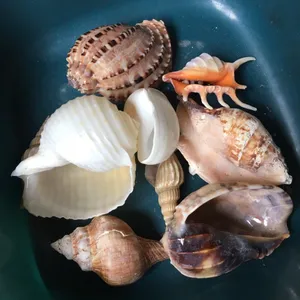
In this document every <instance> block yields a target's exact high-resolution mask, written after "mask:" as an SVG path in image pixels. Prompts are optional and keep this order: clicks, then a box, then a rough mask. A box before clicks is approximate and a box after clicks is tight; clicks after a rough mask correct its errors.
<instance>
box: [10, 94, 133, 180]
mask: <svg viewBox="0 0 300 300" xmlns="http://www.w3.org/2000/svg"><path fill="white" fill-rule="evenodd" d="M137 134H138V124H137V123H136V122H135V121H134V120H133V119H132V118H131V117H130V116H128V115H127V114H126V113H124V112H122V111H119V110H118V108H117V107H116V106H115V105H114V104H112V103H110V102H109V101H108V100H107V99H106V98H103V97H96V96H83V97H78V98H76V99H74V100H71V101H69V102H67V103H66V104H64V105H62V106H61V107H60V108H59V109H57V110H56V111H55V112H54V113H53V114H52V115H51V116H50V118H49V119H48V120H47V122H46V123H45V124H44V128H43V132H42V133H41V141H40V146H39V149H38V152H37V153H36V154H35V155H33V156H31V157H29V158H28V159H26V160H24V161H22V162H21V163H20V164H19V165H18V166H17V168H16V169H15V171H14V172H13V175H14V176H21V175H30V174H33V173H36V172H40V171H44V170H48V169H50V168H53V167H58V166H63V165H66V164H69V163H71V164H74V165H76V166H78V167H81V168H84V169H86V170H90V171H94V172H103V171H109V170H112V169H114V168H117V167H124V166H131V164H132V163H131V157H133V155H134V154H135V152H136V150H137V142H136V140H137Z"/></svg>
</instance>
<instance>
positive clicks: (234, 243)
mask: <svg viewBox="0 0 300 300" xmlns="http://www.w3.org/2000/svg"><path fill="white" fill-rule="evenodd" d="M292 208H293V204H292V200H291V198H290V197H289V195H288V194H286V193H285V192H284V191H283V190H282V189H280V188H279V187H276V186H262V185H247V184H242V183H235V184H209V185H207V186H204V187H203V188H201V189H199V190H197V191H196V192H194V193H192V194H190V195H189V196H188V197H186V198H185V199H184V200H183V201H182V202H181V203H180V204H179V205H178V206H177V207H176V212H175V214H174V219H173V221H172V222H171V224H170V226H169V227H168V228H167V231H166V233H165V235H164V237H163V239H162V242H163V245H164V247H165V249H166V251H167V252H168V254H169V256H170V260H171V263H172V264H173V265H174V266H175V268H177V269H178V270H179V271H180V272H181V273H182V274H183V275H185V276H188V277H193V278H208V277H215V276H219V275H222V274H225V273H228V272H230V271H231V270H233V269H235V268H236V267H238V266H239V265H241V264H242V263H244V262H246V261H248V260H251V259H262V258H264V257H265V256H268V255H270V254H271V253H272V252H273V251H274V250H275V249H276V248H277V247H278V246H279V245H280V244H281V242H282V241H283V240H284V239H286V238H288V237H289V231H288V228H287V224H286V221H287V218H288V217H289V215H290V214H291V211H292Z"/></svg>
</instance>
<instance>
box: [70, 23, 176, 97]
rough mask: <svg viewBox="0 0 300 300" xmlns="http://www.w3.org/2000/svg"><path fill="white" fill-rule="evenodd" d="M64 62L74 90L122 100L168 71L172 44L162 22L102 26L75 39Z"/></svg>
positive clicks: (154, 81) (154, 82)
mask: <svg viewBox="0 0 300 300" xmlns="http://www.w3.org/2000/svg"><path fill="white" fill-rule="evenodd" d="M67 61H68V74H67V76H68V79H69V82H70V83H71V85H72V86H73V87H74V88H77V89H79V90H80V91H81V92H82V93H88V94H91V93H100V94H102V95H104V96H106V97H109V98H114V99H118V100H122V99H126V98H127V97H128V96H129V95H130V94H131V93H132V92H133V91H135V90H136V89H138V88H142V87H145V88H147V87H149V86H153V85H155V84H156V83H157V81H158V80H159V79H160V78H161V76H162V75H163V73H165V72H166V71H167V70H168V69H169V67H170V64H171V44H170V39H169V36H168V33H167V30H166V27H165V25H164V23H163V22H162V21H157V20H151V21H146V20H145V21H143V22H142V23H139V24H136V25H135V26H129V25H123V24H115V25H111V26H102V27H99V28H96V29H93V30H91V31H89V32H87V33H85V34H83V35H82V36H81V37H80V38H79V39H77V41H76V42H75V45H74V46H73V47H72V48H71V50H70V52H69V54H68V57H67Z"/></svg>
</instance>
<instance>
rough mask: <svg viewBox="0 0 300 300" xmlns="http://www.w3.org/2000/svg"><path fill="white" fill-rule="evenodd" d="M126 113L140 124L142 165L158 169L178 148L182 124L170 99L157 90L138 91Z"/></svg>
mask: <svg viewBox="0 0 300 300" xmlns="http://www.w3.org/2000/svg"><path fill="white" fill-rule="evenodd" d="M124 111H125V112H126V113H127V114H128V115H129V116H131V117H132V118H133V119H134V120H136V121H137V122H138V123H139V124H140V130H139V136H138V159H139V161H140V162H141V163H143V164H146V165H154V164H159V163H161V162H163V161H165V160H166V159H167V158H169V157H170V155H171V154H172V153H173V152H174V151H175V150H176V148H177V145H178V141H179V124H178V119H177V116H176V113H175V111H174V109H173V107H172V105H171V104H170V102H169V100H168V98H167V97H166V96H165V95H164V94H163V93H162V92H160V91H158V90H156V89H152V88H148V89H138V90H136V91H135V92H134V93H132V94H131V95H130V96H129V98H128V99H127V101H126V103H125V107H124Z"/></svg>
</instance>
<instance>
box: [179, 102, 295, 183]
mask: <svg viewBox="0 0 300 300" xmlns="http://www.w3.org/2000/svg"><path fill="white" fill-rule="evenodd" d="M177 116H178V120H179V125H180V130H181V136H180V140H179V145H178V149H179V151H180V152H181V153H182V154H183V156H184V157H185V159H186V160H187V161H188V162H189V165H190V172H191V174H193V175H194V174H198V175H199V176H200V177H201V178H202V179H204V180H205V181H206V182H208V183H216V182H225V183H228V182H237V181H243V182H248V183H261V184H274V185H279V184H290V183H291V182H292V177H291V176H290V175H289V174H288V170H287V166H286V164H285V162H284V158H283V157H282V155H281V152H280V149H279V148H278V147H277V146H276V145H275V143H274V141H273V140H272V137H271V135H270V134H269V133H268V131H267V130H266V129H265V128H264V126H263V125H262V124H261V122H260V121H259V120H258V119H257V118H255V117H254V116H252V115H250V114H248V113H246V112H244V111H242V110H239V109H230V108H220V109H214V110H209V109H205V108H203V107H202V106H200V105H198V104H197V103H195V102H194V101H192V100H189V101H188V102H181V103H180V104H179V106H178V108H177Z"/></svg>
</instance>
